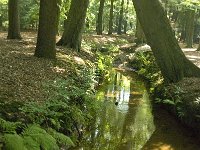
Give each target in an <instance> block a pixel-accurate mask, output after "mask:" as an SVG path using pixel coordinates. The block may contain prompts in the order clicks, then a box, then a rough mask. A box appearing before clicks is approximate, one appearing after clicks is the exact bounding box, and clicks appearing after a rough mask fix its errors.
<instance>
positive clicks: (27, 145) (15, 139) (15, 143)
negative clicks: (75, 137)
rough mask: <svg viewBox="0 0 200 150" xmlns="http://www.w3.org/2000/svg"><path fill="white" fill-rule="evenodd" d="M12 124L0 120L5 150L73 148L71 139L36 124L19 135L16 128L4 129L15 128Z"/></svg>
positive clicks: (24, 129)
mask: <svg viewBox="0 0 200 150" xmlns="http://www.w3.org/2000/svg"><path fill="white" fill-rule="evenodd" d="M15 124H18V123H13V122H8V121H5V120H3V119H1V124H0V127H1V129H2V132H3V133H4V134H3V135H2V137H1V139H2V141H3V144H4V148H5V149H6V150H19V149H20V150H28V149H32V150H40V149H43V150H58V149H59V147H61V146H62V147H69V146H74V143H73V142H72V141H71V139H70V138H69V137H67V136H65V135H64V134H62V133H59V132H57V131H55V130H53V129H51V128H48V129H47V131H46V130H44V129H43V128H41V127H40V126H39V125H37V124H31V125H28V126H26V127H24V128H23V129H22V131H21V133H17V132H16V128H12V132H11V130H10V128H7V127H6V128H5V126H9V127H10V126H15Z"/></svg>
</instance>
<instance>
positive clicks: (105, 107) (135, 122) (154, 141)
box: [73, 69, 200, 150]
mask: <svg viewBox="0 0 200 150" xmlns="http://www.w3.org/2000/svg"><path fill="white" fill-rule="evenodd" d="M109 80H110V82H109V83H104V84H102V85H101V86H100V87H99V88H98V91H97V94H96V99H97V101H100V102H101V106H100V107H101V109H100V112H98V114H97V116H96V117H95V122H94V123H93V124H92V125H91V126H90V127H89V128H90V129H89V130H88V132H86V133H85V135H84V138H83V140H82V142H81V143H80V145H79V146H78V147H75V148H73V149H74V150H200V143H198V141H197V140H196V138H195V137H194V136H193V134H192V133H191V132H190V130H189V129H186V128H184V127H183V126H182V125H180V124H179V123H178V122H177V121H176V120H175V119H174V118H173V117H171V116H170V115H169V114H168V113H167V112H166V111H164V110H163V109H161V108H152V105H151V101H150V99H149V95H148V92H147V91H148V90H147V89H146V87H145V83H144V82H143V81H142V80H141V79H139V78H138V77H137V75H135V74H134V73H130V72H125V73H121V71H116V70H115V69H113V70H112V72H111V75H110V77H109Z"/></svg>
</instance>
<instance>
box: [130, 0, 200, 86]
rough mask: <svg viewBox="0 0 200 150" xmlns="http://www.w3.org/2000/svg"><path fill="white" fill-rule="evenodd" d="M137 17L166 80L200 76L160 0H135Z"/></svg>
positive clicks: (199, 71) (173, 80)
mask: <svg viewBox="0 0 200 150" xmlns="http://www.w3.org/2000/svg"><path fill="white" fill-rule="evenodd" d="M133 4H134V6H135V10H136V13H137V17H138V19H139V21H140V23H141V26H142V29H143V31H144V33H145V36H146V39H147V42H148V44H149V45H150V46H151V48H152V51H153V54H154V56H155V59H156V62H157V64H158V66H159V67H160V69H161V72H162V75H163V77H164V79H165V81H166V82H169V83H170V82H178V81H180V80H181V79H182V78H183V77H192V76H194V77H200V69H199V68H198V67H197V66H195V65H194V64H193V63H192V62H190V61H189V60H188V59H187V58H186V57H185V55H184V53H183V52H182V50H181V48H180V47H179V45H178V42H177V40H176V38H175V37H174V34H173V31H172V28H171V26H170V23H169V20H168V18H167V16H166V13H165V11H164V9H163V7H162V5H161V3H160V2H159V0H151V1H149V0H140V1H138V0H133Z"/></svg>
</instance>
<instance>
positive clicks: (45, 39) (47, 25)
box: [35, 0, 60, 58]
mask: <svg viewBox="0 0 200 150" xmlns="http://www.w3.org/2000/svg"><path fill="white" fill-rule="evenodd" d="M59 5H60V0H40V12H39V28H38V38H37V45H36V49H35V56H36V57H45V58H55V57H56V49H55V44H56V34H57V30H58V19H59Z"/></svg>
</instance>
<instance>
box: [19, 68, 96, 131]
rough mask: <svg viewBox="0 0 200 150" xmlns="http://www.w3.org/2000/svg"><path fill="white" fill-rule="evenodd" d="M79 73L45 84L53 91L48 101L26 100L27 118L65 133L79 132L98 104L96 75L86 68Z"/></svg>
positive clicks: (24, 109) (25, 113) (25, 112)
mask: <svg viewBox="0 0 200 150" xmlns="http://www.w3.org/2000/svg"><path fill="white" fill-rule="evenodd" d="M76 74H78V75H73V74H71V76H69V77H67V78H66V79H65V80H64V79H57V80H56V81H55V82H53V83H49V84H48V85H46V86H47V89H48V90H50V89H51V91H52V96H51V97H50V98H49V99H48V100H46V101H44V102H41V103H38V102H29V103H26V104H25V105H24V106H23V107H22V108H21V110H22V112H23V113H24V115H25V116H26V117H27V118H28V120H30V121H31V122H32V123H37V124H40V125H43V126H45V127H52V128H54V129H56V130H59V131H62V132H65V133H72V134H73V133H74V134H75V133H76V132H77V133H78V134H79V130H80V128H79V126H80V125H83V126H85V125H87V124H88V123H89V122H90V120H91V119H92V116H93V115H94V113H95V111H96V108H97V107H96V106H97V105H96V103H95V101H94V100H93V98H94V97H93V96H92V94H93V92H94V79H93V78H94V77H93V74H92V73H91V72H90V71H89V70H88V69H86V68H85V70H84V69H83V70H81V71H80V70H77V72H76Z"/></svg>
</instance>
